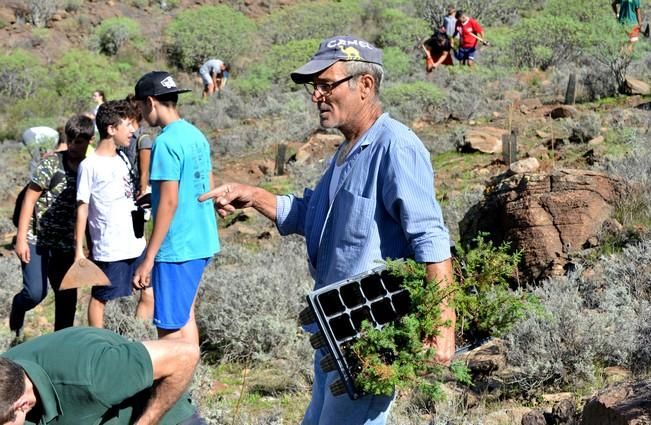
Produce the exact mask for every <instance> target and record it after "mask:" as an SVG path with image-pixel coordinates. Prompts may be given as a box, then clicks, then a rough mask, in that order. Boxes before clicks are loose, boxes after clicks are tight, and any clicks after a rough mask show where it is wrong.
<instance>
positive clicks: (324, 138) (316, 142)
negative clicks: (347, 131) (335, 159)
mask: <svg viewBox="0 0 651 425" xmlns="http://www.w3.org/2000/svg"><path fill="white" fill-rule="evenodd" d="M343 141H344V138H343V136H341V135H340V134H328V133H314V134H312V135H311V136H310V137H309V138H308V140H307V142H305V143H304V144H303V145H302V146H301V147H300V148H299V149H298V150H297V151H296V155H295V158H294V159H295V160H296V162H297V163H299V164H302V163H306V162H310V161H313V160H315V159H316V160H320V159H323V152H324V151H325V152H334V151H335V150H336V149H337V146H339V145H340V144H341V143H342V142H343ZM315 157H316V158H315Z"/></svg>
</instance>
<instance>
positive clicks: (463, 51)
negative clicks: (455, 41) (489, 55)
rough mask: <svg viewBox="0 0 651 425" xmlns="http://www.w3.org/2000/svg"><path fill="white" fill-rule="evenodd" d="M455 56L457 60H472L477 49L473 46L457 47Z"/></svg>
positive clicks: (475, 55)
mask: <svg viewBox="0 0 651 425" xmlns="http://www.w3.org/2000/svg"><path fill="white" fill-rule="evenodd" d="M455 56H456V57H457V60H459V61H465V60H471V61H474V60H475V58H476V57H477V49H476V48H474V47H470V48H467V47H459V49H458V50H457V53H456V55H455Z"/></svg>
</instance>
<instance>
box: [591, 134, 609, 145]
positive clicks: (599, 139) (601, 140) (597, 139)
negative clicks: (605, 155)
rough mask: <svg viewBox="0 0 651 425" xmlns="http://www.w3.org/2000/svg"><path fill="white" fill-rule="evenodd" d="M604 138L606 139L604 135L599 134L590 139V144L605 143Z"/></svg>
mask: <svg viewBox="0 0 651 425" xmlns="http://www.w3.org/2000/svg"><path fill="white" fill-rule="evenodd" d="M604 140H606V139H605V138H604V136H597V137H595V138H593V139H590V140H589V141H588V145H590V146H595V145H601V144H603V143H604Z"/></svg>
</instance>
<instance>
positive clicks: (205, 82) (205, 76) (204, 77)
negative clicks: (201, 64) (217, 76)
mask: <svg viewBox="0 0 651 425" xmlns="http://www.w3.org/2000/svg"><path fill="white" fill-rule="evenodd" d="M199 75H201V80H202V81H203V85H204V86H207V85H209V84H212V78H210V72H209V71H202V70H201V69H200V70H199Z"/></svg>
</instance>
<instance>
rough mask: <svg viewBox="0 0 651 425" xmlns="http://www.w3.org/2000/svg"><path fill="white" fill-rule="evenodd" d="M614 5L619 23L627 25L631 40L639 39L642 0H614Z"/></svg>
mask: <svg viewBox="0 0 651 425" xmlns="http://www.w3.org/2000/svg"><path fill="white" fill-rule="evenodd" d="M617 6H619V10H618V7H617ZM612 7H613V12H615V16H616V17H617V20H618V21H619V23H620V24H622V25H624V26H625V27H626V30H627V32H628V37H629V40H630V41H631V42H632V43H634V42H636V41H638V39H639V37H640V29H641V28H642V12H641V11H640V0H614V1H613V3H612Z"/></svg>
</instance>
